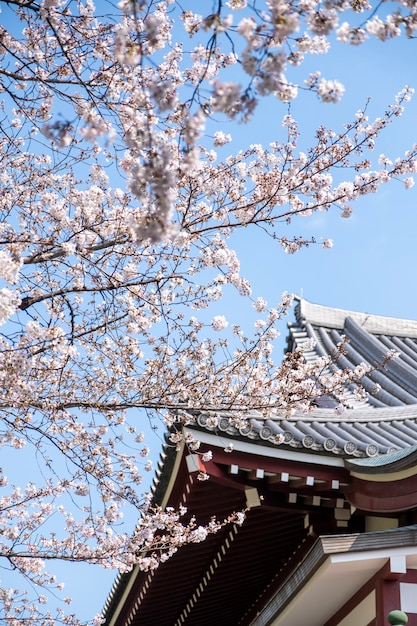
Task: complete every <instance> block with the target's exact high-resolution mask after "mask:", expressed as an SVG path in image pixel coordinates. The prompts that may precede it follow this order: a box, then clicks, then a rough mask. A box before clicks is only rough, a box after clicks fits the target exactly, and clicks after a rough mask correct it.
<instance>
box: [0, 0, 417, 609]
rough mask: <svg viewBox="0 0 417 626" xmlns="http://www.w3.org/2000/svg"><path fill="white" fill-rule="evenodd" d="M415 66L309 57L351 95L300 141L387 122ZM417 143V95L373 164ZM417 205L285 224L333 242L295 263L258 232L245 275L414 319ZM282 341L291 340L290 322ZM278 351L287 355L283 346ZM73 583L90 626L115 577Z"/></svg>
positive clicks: (250, 139) (318, 118)
mask: <svg viewBox="0 0 417 626" xmlns="http://www.w3.org/2000/svg"><path fill="white" fill-rule="evenodd" d="M97 4H98V5H99V4H100V3H99V2H98V3H97ZM196 4H199V3H196ZM202 4H203V3H202ZM204 4H207V3H204ZM195 10H200V11H202V10H203V9H202V8H200V7H198V9H197V8H196V9H195ZM416 61H417V41H416V40H406V39H401V40H393V41H389V42H386V43H381V42H379V41H372V42H368V43H367V44H365V45H364V46H360V47H357V48H354V47H351V46H346V45H342V44H338V43H336V42H335V43H334V45H333V47H332V50H331V51H330V53H329V54H328V55H326V56H314V57H311V58H310V60H309V61H308V64H309V66H310V68H311V70H312V71H313V70H315V69H320V70H321V71H322V74H323V76H325V77H326V78H337V79H339V80H340V81H341V82H342V83H344V85H345V87H346V92H345V95H344V97H343V100H342V102H341V103H339V104H321V103H319V102H318V101H317V98H316V96H315V95H314V94H312V93H302V94H300V96H299V99H298V100H297V101H295V102H294V104H293V105H292V114H293V116H294V117H295V118H296V119H297V120H299V122H300V127H301V130H302V132H303V139H302V141H306V145H308V141H307V140H306V139H305V137H311V139H313V136H314V129H315V127H316V126H318V125H319V124H324V125H326V126H331V127H332V128H333V129H334V130H336V131H337V130H338V129H341V128H342V125H343V123H344V122H349V121H351V120H353V117H354V115H355V112H356V111H357V110H358V109H359V108H361V107H363V106H364V104H365V102H366V99H367V97H368V96H372V98H373V99H372V103H371V105H370V108H369V111H370V115H371V116H373V115H375V116H379V115H382V114H383V112H384V109H385V107H386V105H388V104H389V103H390V102H392V101H393V100H394V96H395V94H396V93H397V92H398V91H399V90H400V89H402V88H403V87H404V86H405V85H407V84H408V85H410V86H414V87H415V88H416V89H417V62H416ZM304 67H306V66H304ZM305 73H307V72H305ZM285 113H286V107H285V105H283V104H282V103H279V102H277V101H275V100H274V99H272V98H271V99H269V100H268V101H266V102H264V103H263V104H262V105H261V107H260V108H259V111H258V113H257V115H256V117H255V119H254V120H253V122H251V123H250V125H248V126H238V125H235V126H234V127H233V128H231V129H230V128H228V127H226V126H224V125H221V126H220V127H219V129H221V130H224V131H225V132H231V133H232V135H233V142H232V143H231V144H230V149H231V150H233V151H237V150H238V149H239V148H242V147H245V146H246V145H248V144H250V143H262V144H268V143H270V142H271V141H274V140H280V138H283V135H282V129H281V119H282V116H283V115H284V114H285ZM413 143H417V94H416V96H415V97H414V99H413V100H412V102H411V103H409V105H408V107H407V110H406V112H405V114H404V116H403V117H402V118H401V119H399V120H397V121H396V122H394V123H393V125H392V126H391V128H390V129H388V131H386V132H385V133H384V135H382V137H381V143H380V144H378V145H377V146H376V149H375V152H374V156H375V157H377V155H378V154H379V153H380V152H383V153H385V154H386V155H387V156H390V157H392V158H394V157H396V156H399V155H402V154H403V153H404V152H405V151H406V150H407V148H409V147H411V145H412V144H413ZM416 203H417V185H416V186H415V187H414V188H413V189H411V190H409V191H405V189H404V186H403V184H402V183H401V182H398V183H397V184H395V183H393V184H390V185H389V186H387V187H385V188H384V187H383V188H382V189H381V191H380V192H379V193H377V194H372V195H368V196H366V197H365V198H363V199H362V200H361V201H360V202H359V203H357V204H355V205H354V212H353V215H352V217H351V218H349V219H347V220H345V219H341V218H340V216H339V215H338V214H337V213H333V214H330V213H329V214H323V213H318V214H315V215H313V216H312V217H310V218H300V219H298V220H295V221H294V222H293V223H292V224H291V225H290V226H289V227H287V226H285V225H284V224H283V227H282V228H283V230H282V233H283V234H285V235H287V236H288V237H290V236H292V235H299V234H304V235H309V234H311V235H314V236H315V237H316V238H317V240H320V238H323V239H324V238H331V239H333V240H334V247H333V248H332V249H330V250H323V249H322V247H321V245H317V246H315V247H313V248H310V249H308V250H302V251H301V252H299V253H297V254H296V255H286V254H285V253H284V252H283V250H282V248H281V247H280V246H279V245H278V244H276V243H274V242H273V241H272V240H271V241H270V242H269V243H268V242H267V241H266V239H265V237H263V236H261V234H260V233H257V232H256V230H243V231H242V232H241V233H239V234H237V235H236V236H235V237H234V238H233V239H232V243H231V247H234V248H235V249H236V250H237V251H238V255H239V257H240V260H241V266H242V275H243V276H245V277H247V278H248V279H249V280H250V282H251V283H252V284H253V286H254V292H253V295H254V296H255V297H257V296H263V297H264V298H265V299H266V300H268V302H269V303H270V304H271V305H272V306H273V305H275V304H276V303H277V302H278V300H279V297H280V294H281V293H282V292H283V291H289V292H292V293H295V294H297V295H301V296H303V297H305V298H306V299H308V300H310V301H312V302H316V303H320V304H324V305H329V306H334V307H340V308H347V309H351V310H358V311H364V312H368V313H374V314H380V315H388V316H393V317H404V318H410V319H415V318H416V315H417V311H416V309H417V286H416V269H417V237H416V236H417V214H416V210H417V207H416ZM238 297H239V296H237V295H234V296H233V298H226V300H225V305H224V306H225V307H226V308H225V309H224V307H223V305H222V304H221V303H220V305H219V307H220V309H222V313H224V314H225V315H226V317H228V319H229V321H231V322H232V321H233V322H237V323H243V324H245V323H247V319H249V318H250V315H249V312H248V313H246V309H245V307H244V306H242V307H239V306H236V298H238ZM242 304H243V301H242ZM245 306H246V304H245ZM246 315H247V316H248V317H247V318H246V317H245V316H246ZM245 320H246V321H245ZM281 332H282V337H283V338H285V336H286V322H283V324H282V328H281ZM280 347H281V349H283V348H284V342H283V341H282V342H281V345H280ZM276 358H277V359H278V358H279V354H277V355H276ZM159 451H160V450H159V445H158V439H154V445H153V460H154V465H156V462H157V460H158V456H159ZM145 478H146V479H147V480H148V483H145V484H144V489H148V487H149V480H150V478H151V477H150V476H145ZM65 576H66V578H67V579H68V584H67V586H66V592H67V593H68V595H70V596H72V597H73V598H74V602H73V605H72V609H73V610H75V611H77V612H78V613H79V616H80V617H81V618H83V617H84V618H87V617H89V616H92V615H94V614H95V613H96V612H98V611H99V610H100V609H101V608H102V606H103V604H104V602H105V599H106V596H107V594H108V592H109V590H110V587H111V584H112V582H113V579H114V577H115V573H113V572H107V573H103V572H102V571H101V570H99V569H98V568H89V567H88V566H85V565H73V564H71V565H70V566H69V567H68V568H67V573H66V574H65ZM3 584H4V585H6V586H7V584H8V583H7V581H5V580H3Z"/></svg>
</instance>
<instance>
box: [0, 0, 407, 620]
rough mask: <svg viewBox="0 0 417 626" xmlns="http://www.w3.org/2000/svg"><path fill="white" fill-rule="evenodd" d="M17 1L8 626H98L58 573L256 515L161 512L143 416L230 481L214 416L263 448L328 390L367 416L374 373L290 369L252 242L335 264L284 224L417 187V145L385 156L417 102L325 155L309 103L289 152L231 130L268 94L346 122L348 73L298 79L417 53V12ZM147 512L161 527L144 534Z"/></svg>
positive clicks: (281, 137)
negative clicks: (250, 235)
mask: <svg viewBox="0 0 417 626" xmlns="http://www.w3.org/2000/svg"><path fill="white" fill-rule="evenodd" d="M3 4H5V7H4V8H3V7H2V9H3V10H4V11H5V12H6V11H8V12H9V13H8V16H9V17H10V18H11V19H10V20H8V21H7V20H4V24H3V25H1V26H0V63H1V66H0V91H1V93H0V96H1V98H2V108H1V111H2V113H1V115H2V119H1V124H0V158H1V164H2V166H1V171H0V283H1V284H0V324H1V333H2V334H1V336H0V417H1V421H0V446H1V447H2V448H3V449H4V451H5V452H7V454H5V455H4V457H5V458H6V457H7V456H8V455H10V454H12V456H13V459H14V463H13V464H12V465H14V468H15V469H16V468H19V469H20V468H25V467H29V468H31V470H30V474H29V472H28V476H27V477H25V479H24V480H22V478H21V476H18V477H17V478H16V480H15V477H12V476H9V475H8V474H9V471H8V470H7V471H6V470H4V473H3V471H2V472H1V473H0V522H1V529H2V533H1V535H2V536H1V541H0V559H1V560H2V565H3V566H4V567H5V568H6V569H7V568H9V569H10V570H14V571H15V572H18V573H20V574H21V580H22V589H18V588H16V589H15V588H14V587H10V588H9V587H8V586H7V584H5V583H2V587H1V589H0V604H1V605H2V606H1V609H0V611H1V612H2V615H4V620H5V623H6V624H8V626H15V625H17V624H21V623H23V622H25V621H26V622H28V623H29V622H30V623H31V624H39V625H43V626H49V625H50V624H56V623H62V624H72V625H75V624H79V623H80V622H79V620H78V619H77V618H76V616H73V615H72V614H70V615H68V614H67V613H66V612H64V610H63V609H61V608H59V609H57V611H56V612H55V610H54V611H52V609H49V608H48V606H49V605H48V603H49V601H50V593H49V592H50V591H52V592H53V593H57V594H58V595H59V594H60V592H61V591H62V584H61V583H60V582H59V581H58V580H57V579H56V576H55V574H54V573H53V571H52V568H53V565H52V564H53V561H54V560H61V561H65V562H72V561H82V562H88V563H95V564H99V565H101V566H102V567H105V568H116V569H118V570H120V571H124V572H126V571H130V570H131V568H132V567H134V566H136V565H138V566H139V567H141V568H142V569H153V568H155V567H157V566H159V564H160V563H162V562H163V561H164V560H166V559H167V558H169V557H170V556H171V555H172V554H173V553H175V552H176V551H177V550H178V549H179V548H180V547H181V546H183V545H185V544H187V543H195V542H199V541H203V540H204V539H205V538H206V536H207V535H208V534H210V533H212V532H216V531H218V530H219V529H220V528H222V527H223V525H224V524H225V523H242V522H243V515H244V514H243V513H242V512H237V513H231V515H230V517H229V518H228V519H227V520H224V521H222V522H217V521H215V520H212V521H211V522H210V523H207V524H206V523H204V522H201V521H200V520H194V519H193V518H192V517H187V514H186V512H185V511H182V510H180V511H172V510H161V509H158V508H157V507H154V506H153V505H152V504H151V503H150V496H149V494H143V495H142V494H141V493H140V492H141V489H142V486H141V483H142V480H143V472H146V471H151V470H152V460H151V459H150V449H149V446H148V445H147V443H146V441H144V435H143V433H142V431H143V429H144V426H143V423H142V420H143V419H146V417H150V418H153V419H154V418H160V419H161V421H162V422H163V423H165V424H166V426H167V427H168V428H169V429H170V442H169V443H170V445H172V446H175V447H177V448H178V449H180V448H181V446H184V445H186V446H188V448H189V449H190V451H192V452H193V453H195V454H202V455H203V458H204V460H206V461H208V460H209V459H210V458H211V457H210V453H209V452H207V451H205V452H200V451H199V442H198V441H196V440H195V439H194V438H193V437H192V436H191V435H189V434H187V429H186V427H187V425H189V424H192V423H193V421H194V419H195V417H194V416H195V413H196V411H201V410H205V411H207V412H208V413H209V418H208V426H209V427H213V428H214V427H216V425H217V423H218V416H219V415H220V414H224V412H225V411H226V412H227V415H229V416H230V422H231V424H233V425H235V426H236V427H237V428H241V427H243V426H245V424H247V420H248V417H247V416H248V411H250V410H257V411H259V412H260V413H261V414H262V415H263V416H271V415H275V414H284V415H289V414H291V413H292V412H293V411H294V410H295V409H298V410H303V411H309V410H310V408H311V404H312V402H314V400H315V399H316V398H317V397H318V396H320V395H321V394H323V393H327V394H333V395H334V396H335V397H336V398H338V400H339V403H340V405H339V406H340V409H338V410H343V406H344V402H345V396H344V392H345V386H346V384H348V383H355V384H356V383H357V382H358V381H359V380H360V378H361V376H364V375H366V374H367V372H368V369H367V368H366V367H359V368H357V370H356V371H344V370H340V369H337V368H334V367H333V364H332V363H331V362H330V361H329V360H326V359H323V360H319V361H314V363H313V362H311V361H309V360H308V359H305V358H304V357H305V354H303V352H295V353H294V354H292V355H289V356H288V357H287V358H286V359H285V360H284V362H283V363H282V364H278V365H277V362H279V361H280V357H279V356H278V357H275V352H274V348H275V342H276V339H277V337H278V335H279V325H280V322H281V320H282V318H283V317H284V316H285V315H287V312H288V309H289V307H290V306H291V303H292V296H291V295H290V294H287V293H285V294H283V296H282V298H281V300H280V301H279V302H277V303H273V304H272V305H271V304H268V303H267V302H266V300H265V299H264V298H263V297H262V296H261V295H258V293H256V290H255V288H254V285H252V284H250V282H249V281H248V279H247V277H245V276H244V275H243V273H242V271H241V266H240V262H239V258H238V255H237V253H236V251H235V249H234V244H233V237H234V235H235V233H236V231H239V230H243V229H247V232H250V231H251V229H253V228H258V229H259V230H262V232H263V233H264V234H265V237H269V238H270V239H271V240H272V241H275V242H277V244H278V246H281V247H282V248H283V249H284V250H285V252H287V253H294V252H297V251H298V250H299V249H300V248H302V247H303V246H310V245H315V244H316V243H320V244H321V245H322V246H323V247H324V248H330V247H331V246H332V241H331V240H330V239H324V240H320V241H317V242H316V241H315V240H314V239H313V238H303V237H298V236H294V237H290V236H288V237H286V236H284V235H283V234H282V230H280V229H279V226H280V223H281V222H286V223H289V224H290V223H292V222H293V221H294V220H295V219H297V218H302V217H308V216H310V215H312V214H314V213H315V212H317V211H319V212H326V211H329V210H336V211H339V212H340V214H341V215H342V217H349V215H350V214H351V213H352V210H353V208H352V207H353V205H354V203H355V201H356V200H358V199H359V198H361V197H363V196H365V195H367V194H369V193H375V192H377V191H378V190H379V189H380V188H381V187H382V186H383V185H385V184H388V183H391V182H392V181H396V180H402V181H403V184H404V186H405V187H406V188H407V189H410V188H411V187H412V186H413V184H414V175H415V173H416V171H417V146H411V147H410V150H409V151H408V152H407V153H405V154H404V155H403V156H400V157H396V156H389V155H381V156H380V158H378V157H376V158H373V151H374V149H375V146H376V144H377V142H378V139H379V137H380V135H381V133H383V132H384V130H385V129H386V128H387V127H388V125H390V124H391V123H392V122H393V121H395V120H396V119H397V118H399V117H400V116H401V115H402V113H403V110H404V107H405V105H406V103H407V101H408V100H409V99H410V98H411V96H412V89H411V88H405V89H404V90H403V91H401V92H400V93H399V94H398V96H397V97H396V99H395V101H394V102H393V103H392V104H391V105H390V106H388V107H387V109H386V111H385V112H382V114H381V115H380V116H379V117H377V118H376V119H372V118H371V117H370V114H369V112H368V107H367V106H365V107H364V108H362V109H361V110H359V111H358V113H357V114H356V116H355V117H354V119H353V120H352V121H350V122H348V123H346V124H345V125H343V126H342V127H341V130H333V129H331V128H325V127H323V126H321V127H319V128H318V129H317V132H316V137H315V140H314V141H313V143H312V145H311V146H310V147H309V148H306V147H305V146H304V147H301V145H302V142H300V127H299V125H298V123H297V121H296V120H295V119H294V118H293V117H292V116H291V115H290V114H289V113H288V109H287V107H285V111H287V113H286V114H285V115H284V117H283V119H282V125H281V127H280V128H278V131H277V133H276V135H274V136H272V135H271V142H270V144H269V145H267V146H262V145H260V144H251V145H249V146H247V147H245V148H243V149H241V150H233V132H234V130H233V129H234V128H236V126H233V125H232V126H230V121H231V120H232V121H234V120H236V121H240V122H248V121H249V120H250V119H251V116H253V115H256V112H257V106H258V103H259V101H260V99H261V98H263V97H271V98H274V102H276V103H277V106H281V104H280V103H282V102H284V103H289V102H290V101H291V100H292V99H294V98H295V97H300V96H301V94H302V93H304V97H306V98H308V97H311V96H312V95H313V97H316V96H317V97H318V98H319V99H320V100H321V101H323V102H325V103H336V102H337V101H338V100H339V99H340V98H341V97H342V95H343V92H344V87H343V85H342V84H341V83H340V82H339V81H338V79H337V77H334V76H331V77H327V76H322V75H321V74H320V72H319V71H315V72H312V73H311V74H309V75H308V76H305V75H304V74H303V75H302V77H301V80H300V81H297V82H296V81H295V80H293V77H294V76H296V75H297V76H300V74H294V73H293V70H294V71H295V70H297V72H298V70H300V72H301V71H302V70H303V68H302V64H303V60H304V59H305V57H306V56H307V55H322V54H326V53H327V52H328V51H329V49H330V48H329V46H330V44H329V41H330V38H331V37H332V36H334V35H336V37H338V39H339V40H340V41H342V42H346V43H350V44H353V45H359V44H362V43H363V42H365V41H366V40H367V39H368V38H369V37H370V36H376V37H377V38H378V39H380V40H382V41H385V40H386V39H389V38H391V37H394V36H395V37H396V36H399V35H400V34H402V33H403V32H404V33H405V34H406V35H407V36H409V37H411V36H413V35H414V34H415V31H416V29H417V13H416V7H415V3H414V2H405V1H402V2H393V4H394V5H395V6H396V7H397V10H395V11H393V12H392V13H391V14H390V15H387V14H385V15H383V16H380V15H378V6H379V5H374V3H371V2H368V1H367V0H343V1H341V0H326V2H321V1H319V0H269V1H268V2H265V3H263V5H262V8H261V9H259V7H258V3H255V2H252V1H251V0H229V1H228V2H224V3H223V2H215V3H212V2H210V3H205V2H201V3H196V2H193V3H192V2H188V1H185V2H183V3H179V2H176V1H174V0H160V1H159V2H158V3H154V2H148V1H146V0H145V1H140V2H135V1H133V0H122V1H121V2H120V3H119V4H118V6H115V3H110V2H103V3H100V7H97V10H96V9H95V7H94V5H93V2H92V1H91V0H85V1H78V0H77V1H75V0H74V2H71V3H68V2H62V1H61V0H41V1H40V2H38V3H34V2H26V1H24V0H16V1H15V2H10V3H3ZM6 5H7V6H6ZM208 5H210V7H209V6H208ZM213 6H214V9H213ZM103 7H104V8H103ZM197 11H199V12H200V13H198V12H197ZM8 23H10V27H8V26H6V24H8ZM217 122H220V123H221V126H216V123H217ZM239 128H240V127H239ZM229 131H230V132H229ZM225 291H232V292H233V293H234V294H235V297H236V300H237V301H238V302H239V306H242V307H243V306H244V304H245V303H247V305H248V308H249V310H250V311H251V312H252V313H253V311H255V312H256V319H255V321H254V329H253V330H252V331H250V332H248V331H247V329H246V328H244V327H243V326H242V325H240V324H239V323H238V322H239V320H237V322H236V319H232V318H231V316H230V317H229V315H228V316H226V315H225V314H224V313H225V312H224V310H223V309H222V308H221V301H222V297H223V294H224V292H225ZM239 306H237V307H236V311H237V312H236V317H238V310H239ZM308 349H309V348H308V346H306V347H305V350H308ZM342 350H343V347H342V346H341V347H340V351H341V353H342ZM358 393H360V388H359V387H358ZM276 443H277V444H279V443H280V441H279V440H278V439H277V441H276ZM227 451H228V452H230V453H232V447H228V448H227ZM12 469H13V467H12ZM32 474H33V475H32ZM207 478H209V477H208V475H207V474H206V473H204V472H202V473H201V474H200V476H199V479H200V480H203V481H204V480H206V479H207ZM17 479H19V480H17ZM19 481H20V482H19ZM126 508H127V509H130V510H133V511H134V515H135V516H137V517H138V518H139V522H138V525H137V527H136V530H135V531H134V532H133V533H132V532H129V531H128V530H126V528H125V527H124V526H123V515H124V512H125V510H126ZM184 516H185V517H184ZM26 583H27V584H26ZM63 602H64V604H68V603H69V599H68V598H66V599H65V598H64V599H63ZM101 621H102V618H101V617H100V616H96V617H95V618H93V620H92V623H93V624H94V625H98V624H100V623H101Z"/></svg>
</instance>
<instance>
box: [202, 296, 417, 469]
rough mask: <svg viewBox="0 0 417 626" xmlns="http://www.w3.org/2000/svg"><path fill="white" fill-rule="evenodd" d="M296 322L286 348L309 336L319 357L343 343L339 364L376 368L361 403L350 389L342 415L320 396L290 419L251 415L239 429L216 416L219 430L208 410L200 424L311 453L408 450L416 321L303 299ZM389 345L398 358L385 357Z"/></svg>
mask: <svg viewBox="0 0 417 626" xmlns="http://www.w3.org/2000/svg"><path fill="white" fill-rule="evenodd" d="M295 319H296V321H295V322H293V323H290V324H289V325H288V327H289V336H288V350H289V351H292V350H295V349H296V348H301V347H303V345H305V344H306V342H308V341H309V340H311V339H313V340H314V341H315V346H314V348H312V349H311V350H308V351H307V352H305V358H306V359H307V360H308V361H310V362H314V361H315V360H318V359H319V358H321V357H323V356H332V355H333V354H334V353H335V352H336V351H337V345H338V344H339V343H340V342H341V341H342V340H344V341H345V349H346V354H344V355H343V356H341V357H340V358H339V359H338V360H337V362H336V364H335V368H338V367H339V368H343V369H345V368H354V367H355V366H357V365H360V364H362V363H367V364H370V365H371V366H372V367H376V369H375V370H374V371H372V372H371V373H370V374H369V375H367V376H365V377H364V378H363V380H362V381H361V383H362V386H363V387H364V388H365V390H366V391H367V397H366V399H365V400H358V399H357V396H356V395H355V387H354V386H352V388H351V389H350V390H348V391H347V403H346V408H345V410H344V412H343V413H342V414H341V415H338V414H337V412H336V411H335V408H336V407H337V406H338V401H337V400H336V399H333V398H331V397H323V398H320V399H319V400H318V402H317V405H318V406H317V408H314V409H313V410H312V411H311V412H309V413H302V412H301V411H295V413H294V414H293V415H292V416H291V417H281V416H279V415H275V416H271V419H264V418H263V417H262V416H261V415H260V414H257V413H256V412H253V413H252V414H250V415H249V418H250V420H249V425H248V426H246V427H244V428H242V429H240V430H237V429H236V428H234V427H233V426H231V425H230V421H229V417H228V416H227V415H222V416H220V417H219V421H218V425H217V426H216V427H215V428H211V429H210V428H209V427H208V426H207V418H208V414H205V413H201V414H200V415H198V417H197V423H198V424H199V426H201V427H203V428H204V429H208V430H211V431H212V432H217V433H219V434H221V433H224V434H227V435H229V436H234V437H239V438H241V437H244V438H248V439H250V440H252V441H258V442H259V443H262V444H264V445H268V444H270V445H276V442H277V439H278V438H282V439H283V443H282V444H281V445H282V446H283V447H284V448H288V449H294V448H296V449H300V450H309V451H312V452H316V453H321V454H326V455H328V454H330V455H338V456H342V457H377V456H379V455H386V454H392V453H395V452H396V451H398V450H403V449H407V448H410V447H411V446H413V445H414V444H415V443H416V442H417V322H414V321H411V320H401V319H395V318H391V317H382V316H378V315H368V314H365V313H355V312H353V311H345V310H342V309H335V308H331V307H326V306H321V305H317V304H312V303H310V302H307V301H306V300H298V302H297V304H296V307H295ZM390 350H395V351H397V352H398V357H397V358H395V359H393V360H391V361H388V362H387V363H386V364H384V361H385V360H386V356H387V353H388V352H389V351H390Z"/></svg>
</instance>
